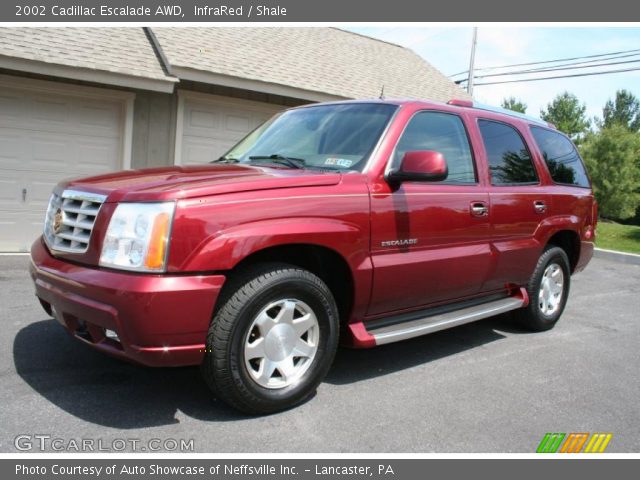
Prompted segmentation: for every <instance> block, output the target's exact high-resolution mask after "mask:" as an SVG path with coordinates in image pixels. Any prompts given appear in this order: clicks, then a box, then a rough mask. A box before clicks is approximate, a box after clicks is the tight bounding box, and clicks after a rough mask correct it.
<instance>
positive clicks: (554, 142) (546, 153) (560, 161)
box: [531, 127, 589, 188]
mask: <svg viewBox="0 0 640 480" xmlns="http://www.w3.org/2000/svg"><path fill="white" fill-rule="evenodd" d="M531 134H532V135H533V138H534V139H535V141H536V144H537V145H538V148H539V149H540V152H541V153H542V157H543V158H544V161H545V163H546V164H547V168H548V169H549V173H550V174H551V178H552V179H553V181H554V182H556V183H561V184H564V185H575V186H577V187H587V188H588V187H589V177H587V172H586V170H585V168H584V164H583V163H582V159H581V158H580V155H579V154H578V152H577V151H576V148H575V147H574V146H573V143H571V141H570V140H569V139H568V138H567V137H565V136H564V135H562V134H560V133H558V132H554V131H553V130H547V129H546V128H541V127H531Z"/></svg>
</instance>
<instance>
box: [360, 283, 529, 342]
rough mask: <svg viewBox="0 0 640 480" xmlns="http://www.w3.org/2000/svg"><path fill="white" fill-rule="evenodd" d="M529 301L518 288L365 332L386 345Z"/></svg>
mask: <svg viewBox="0 0 640 480" xmlns="http://www.w3.org/2000/svg"><path fill="white" fill-rule="evenodd" d="M528 303H529V299H528V296H527V293H526V290H524V289H521V290H520V292H518V294H517V295H516V296H512V297H507V298H501V299H499V300H493V301H491V302H487V303H482V304H480V305H474V306H472V307H466V308H462V309H460V310H455V311H453V312H448V313H441V314H438V315H432V316H428V317H424V318H418V319H416V320H411V321H408V322H402V323H396V324H393V325H388V326H385V327H379V328H374V329H371V330H367V334H368V335H369V336H370V337H372V338H373V339H374V340H375V344H376V345H385V344H387V343H393V342H399V341H400V340H406V339H408V338H413V337H418V336H420V335H426V334H428V333H433V332H437V331H438V330H445V329H447V328H451V327H456V326H458V325H463V324H465V323H470V322H475V321H476V320H482V319H483V318H489V317H493V316H494V315H499V314H501V313H505V312H509V311H511V310H517V309H518V308H522V307H525V306H526V305H527V304H528Z"/></svg>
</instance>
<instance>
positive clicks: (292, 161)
mask: <svg viewBox="0 0 640 480" xmlns="http://www.w3.org/2000/svg"><path fill="white" fill-rule="evenodd" d="M249 160H258V161H259V160H270V161H271V162H273V163H281V164H283V165H287V166H289V167H291V168H305V166H306V162H305V161H304V160H303V159H302V158H295V157H285V156H284V155H280V154H279V153H274V154H272V155H254V156H252V157H249Z"/></svg>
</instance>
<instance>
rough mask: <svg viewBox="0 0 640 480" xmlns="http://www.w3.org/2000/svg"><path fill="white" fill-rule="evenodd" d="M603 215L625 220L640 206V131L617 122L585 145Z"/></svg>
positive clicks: (587, 139) (586, 159)
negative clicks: (629, 128)
mask: <svg viewBox="0 0 640 480" xmlns="http://www.w3.org/2000/svg"><path fill="white" fill-rule="evenodd" d="M581 151H582V155H583V158H584V160H585V162H586V164H587V168H588V170H589V175H590V176H591V181H592V183H593V188H594V191H595V195H596V199H597V200H598V205H599V211H600V215H601V216H602V217H604V218H612V219H620V220H624V219H627V218H631V217H633V216H634V214H635V212H636V209H637V208H638V207H639V206H640V134H638V133H635V132H631V131H629V130H628V129H627V128H626V127H625V126H622V125H619V124H614V125H612V126H610V127H607V128H603V129H601V130H600V131H599V132H597V133H590V134H589V135H587V137H586V139H585V141H584V142H583V144H582V145H581Z"/></svg>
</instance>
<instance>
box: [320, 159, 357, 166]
mask: <svg viewBox="0 0 640 480" xmlns="http://www.w3.org/2000/svg"><path fill="white" fill-rule="evenodd" d="M324 164H325V165H336V166H338V167H343V168H349V167H350V166H351V165H353V160H349V159H347V158H337V157H329V158H327V159H326V160H325V161H324Z"/></svg>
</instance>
